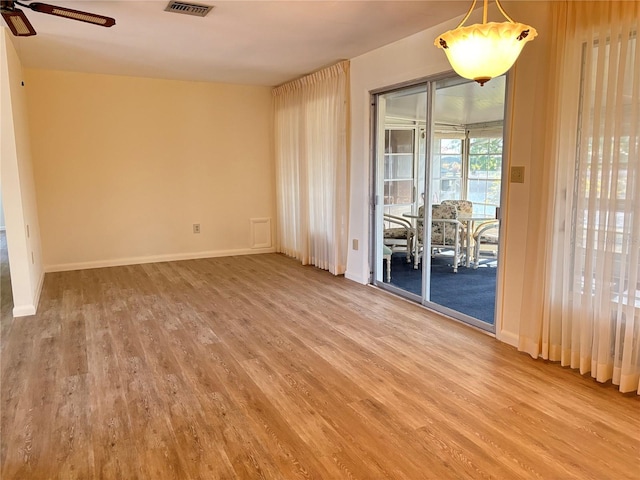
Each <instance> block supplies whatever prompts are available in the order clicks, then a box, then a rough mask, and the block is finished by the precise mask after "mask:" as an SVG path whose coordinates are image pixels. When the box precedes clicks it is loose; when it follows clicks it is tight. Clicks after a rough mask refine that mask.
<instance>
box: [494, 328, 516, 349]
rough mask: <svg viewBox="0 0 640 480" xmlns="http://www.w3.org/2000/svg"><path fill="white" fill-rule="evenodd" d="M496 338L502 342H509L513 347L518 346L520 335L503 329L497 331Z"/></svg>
mask: <svg viewBox="0 0 640 480" xmlns="http://www.w3.org/2000/svg"><path fill="white" fill-rule="evenodd" d="M496 338H497V339H498V340H500V341H501V342H504V343H507V344H509V345H511V346H512V347H516V348H518V335H517V334H515V333H513V332H508V331H506V330H501V331H499V332H496Z"/></svg>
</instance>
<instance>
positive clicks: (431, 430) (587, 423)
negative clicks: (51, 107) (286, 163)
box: [0, 254, 640, 480]
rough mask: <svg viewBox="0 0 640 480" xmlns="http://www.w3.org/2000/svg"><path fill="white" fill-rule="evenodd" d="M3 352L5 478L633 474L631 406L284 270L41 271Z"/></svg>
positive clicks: (638, 431) (254, 261)
mask: <svg viewBox="0 0 640 480" xmlns="http://www.w3.org/2000/svg"><path fill="white" fill-rule="evenodd" d="M3 286H4V285H3ZM3 291H4V290H3ZM1 347H2V365H1V374H2V378H1V380H2V386H1V401H2V404H1V407H2V410H1V427H2V432H1V433H2V440H1V450H0V459H1V463H2V465H1V475H0V476H1V478H2V479H3V480H10V479H49V478H51V479H54V478H55V479H58V478H60V479H94V478H96V479H98V478H100V479H153V480H160V479H231V478H240V479H259V478H285V479H294V478H296V479H297V478H315V479H421V478H432V479H453V478H461V479H469V478H496V479H529V478H531V479H566V478H580V479H587V478H593V479H631V478H634V479H637V478H638V472H639V467H640V454H639V451H640V413H639V412H640V410H639V407H640V401H639V399H638V397H637V396H635V395H622V394H620V393H618V392H617V391H616V389H615V388H614V387H612V386H611V385H600V384H597V383H596V382H594V381H593V380H591V379H590V378H583V377H581V376H580V375H578V374H577V373H575V372H574V371H571V370H567V369H563V368H561V367H559V366H558V365H555V364H550V363H546V362H542V361H534V360H532V359H531V358H530V357H528V356H527V355H524V354H520V353H518V352H516V351H515V350H514V349H513V348H512V347H509V346H507V345H505V344H502V343H500V342H498V341H496V340H494V339H493V338H491V337H488V336H486V335H484V334H482V333H479V332H476V331H474V330H472V329H470V328H467V327H464V326H462V325H459V324H457V323H454V322H452V321H449V320H446V319H443V318H440V317H438V316H436V315H434V314H430V313H429V312H427V311H426V310H424V309H422V308H420V307H419V306H416V305H412V304H409V303H407V302H405V301H403V300H400V299H397V298H394V297H393V296H390V295H388V294H386V293H384V292H381V291H379V290H376V289H374V288H371V287H365V286H361V285H357V284H355V283H353V282H350V281H348V280H345V279H344V278H335V277H333V276H331V275H330V274H328V273H326V272H323V271H320V270H318V269H315V268H313V267H302V266H300V265H299V264H298V263H296V262H295V261H293V260H290V259H288V258H285V257H283V256H280V255H275V254H273V255H258V256H246V257H230V258H216V259H206V260H197V261H195V260H194V261H185V262H175V263H159V264H150V265H139V266H128V267H117V268H105V269H99V270H84V271H77V272H65V273H55V274H48V275H47V277H46V279H45V285H44V291H43V293H42V298H41V303H40V308H39V310H38V314H37V315H36V316H33V317H25V318H16V319H13V318H12V317H11V315H5V314H3V315H2V338H1Z"/></svg>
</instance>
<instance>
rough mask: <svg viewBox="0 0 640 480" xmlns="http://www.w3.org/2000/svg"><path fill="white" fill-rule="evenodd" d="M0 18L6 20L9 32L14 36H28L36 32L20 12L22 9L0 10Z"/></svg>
mask: <svg viewBox="0 0 640 480" xmlns="http://www.w3.org/2000/svg"><path fill="white" fill-rule="evenodd" d="M2 18H4V21H5V22H7V25H8V26H9V30H11V33H13V34H14V35H15V36H16V37H30V36H31V35H35V34H36V31H35V30H34V29H33V26H32V25H31V23H30V22H29V20H27V17H25V15H24V13H22V10H18V9H17V8H14V9H13V10H2Z"/></svg>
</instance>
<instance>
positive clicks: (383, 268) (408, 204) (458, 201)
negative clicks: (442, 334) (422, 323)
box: [373, 77, 505, 331]
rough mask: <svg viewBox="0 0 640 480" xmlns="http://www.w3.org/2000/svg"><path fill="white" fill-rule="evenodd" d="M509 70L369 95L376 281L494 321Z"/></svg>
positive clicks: (485, 323) (468, 316) (481, 322)
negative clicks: (488, 77) (477, 79)
mask: <svg viewBox="0 0 640 480" xmlns="http://www.w3.org/2000/svg"><path fill="white" fill-rule="evenodd" d="M504 98H505V78H504V77H500V78H496V79H493V80H492V81H491V82H490V83H487V84H486V85H485V86H484V87H480V86H479V85H477V84H475V83H474V82H470V81H467V80H464V79H461V78H459V77H452V78H447V79H445V80H438V81H434V82H427V83H425V84H422V85H419V86H413V87H408V88H405V89H400V90H394V91H392V92H385V93H381V94H379V95H376V97H375V107H376V142H375V147H376V150H375V151H376V155H375V182H374V183H375V210H374V217H375V220H374V225H375V241H374V245H375V249H374V252H375V254H374V258H373V261H374V269H373V270H374V283H376V284H377V285H379V286H381V287H383V288H387V289H390V290H392V291H394V292H396V293H399V294H401V295H403V296H405V297H407V298H411V299H414V300H416V301H419V302H421V303H423V304H424V305H426V306H428V307H429V308H432V309H434V310H437V311H440V312H442V313H445V314H447V315H450V316H452V317H455V318H457V319H460V320H462V321H465V322H467V323H470V324H473V325H475V326H478V327H480V328H483V329H485V330H489V331H494V324H495V298H496V276H497V270H498V268H497V267H498V259H499V257H498V253H499V252H498V244H499V240H500V222H499V215H500V197H501V191H502V172H503V162H502V158H503V144H504V142H503V117H504Z"/></svg>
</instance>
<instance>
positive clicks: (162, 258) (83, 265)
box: [45, 247, 276, 273]
mask: <svg viewBox="0 0 640 480" xmlns="http://www.w3.org/2000/svg"><path fill="white" fill-rule="evenodd" d="M275 251H276V249H275V247H269V248H241V249H237V250H213V251H208V252H193V253H172V254H167V255H151V256H148V257H129V258H116V259H113V260H97V261H94V262H79V263H61V264H58V265H46V266H45V272H47V273H49V272H68V271H71V270H87V269H90V268H105V267H120V266H123V265H140V264H143V263H159V262H175V261H179V260H196V259H199V258H214V257H233V256H235V255H259V254H262V253H275Z"/></svg>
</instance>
